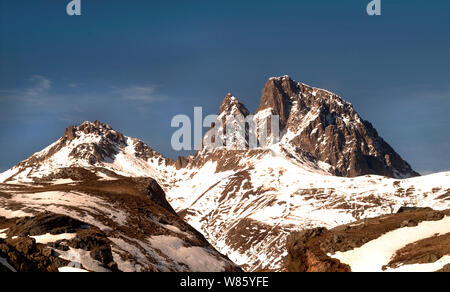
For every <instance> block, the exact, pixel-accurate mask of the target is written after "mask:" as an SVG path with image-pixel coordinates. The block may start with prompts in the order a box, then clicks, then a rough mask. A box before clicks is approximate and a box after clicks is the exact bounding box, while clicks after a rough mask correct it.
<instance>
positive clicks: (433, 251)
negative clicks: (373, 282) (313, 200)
mask: <svg viewBox="0 0 450 292" xmlns="http://www.w3.org/2000/svg"><path fill="white" fill-rule="evenodd" d="M449 215H450V210H448V211H434V210H432V209H429V208H401V210H400V212H398V213H396V214H391V215H385V216H380V217H377V218H372V219H364V220H360V221H357V222H354V223H351V224H347V225H342V226H338V227H336V228H334V229H331V230H328V229H325V228H315V229H310V230H305V231H302V232H294V233H292V234H291V235H290V236H289V237H288V239H287V243H286V247H287V251H288V256H287V258H286V264H285V265H286V270H287V271H290V272H350V271H351V267H350V266H349V265H347V264H345V263H341V262H340V261H339V260H338V259H336V258H333V255H334V254H336V253H337V252H347V251H351V250H355V249H357V248H360V247H362V246H363V245H365V244H367V243H369V242H372V241H373V240H376V239H378V238H380V237H381V236H382V235H385V234H387V233H389V232H392V231H395V230H398V229H401V228H412V227H416V226H418V225H419V224H420V223H422V222H438V221H440V220H443V219H444V218H445V217H448V216H449ZM428 228H431V227H428ZM410 232H414V230H413V229H411V231H410ZM420 236H421V234H417V237H418V238H420ZM386 244H389V243H386ZM374 252H376V251H374ZM446 255H450V233H448V234H443V235H441V236H432V237H429V238H423V239H421V240H418V241H416V242H411V243H405V245H404V246H403V248H401V249H399V250H396V251H395V253H394V255H393V256H392V258H391V260H390V261H388V262H386V263H385V265H384V266H383V267H380V269H381V268H382V269H383V270H387V269H396V268H399V267H401V266H405V265H414V264H427V263H435V262H437V261H438V260H440V259H441V258H443V257H444V256H446ZM442 269H443V270H445V267H443V268H442Z"/></svg>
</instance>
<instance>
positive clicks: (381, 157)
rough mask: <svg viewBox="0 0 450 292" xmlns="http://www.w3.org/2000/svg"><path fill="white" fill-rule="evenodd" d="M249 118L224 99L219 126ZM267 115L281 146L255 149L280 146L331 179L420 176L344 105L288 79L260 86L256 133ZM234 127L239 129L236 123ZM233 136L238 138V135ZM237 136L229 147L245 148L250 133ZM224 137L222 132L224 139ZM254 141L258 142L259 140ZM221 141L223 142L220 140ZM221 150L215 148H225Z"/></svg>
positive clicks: (235, 103) (232, 101)
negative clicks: (318, 164)
mask: <svg viewBox="0 0 450 292" xmlns="http://www.w3.org/2000/svg"><path fill="white" fill-rule="evenodd" d="M249 115H250V113H249V111H248V110H247V109H246V108H245V106H244V105H243V104H242V103H240V102H239V101H238V100H237V98H236V97H234V96H232V95H231V94H228V95H227V97H226V98H225V100H224V101H223V103H222V105H221V107H220V110H219V118H218V120H219V121H221V122H222V124H223V125H224V124H225V123H226V122H225V121H226V119H227V118H231V119H233V118H234V119H236V118H237V117H242V118H241V119H243V118H247V117H248V116H249ZM272 115H276V116H278V117H279V131H280V139H281V142H280V143H278V141H275V142H272V141H271V140H270V141H269V142H268V143H264V142H262V143H258V145H259V146H262V147H270V146H271V145H272V144H279V146H280V147H281V148H282V149H283V150H286V151H288V152H289V153H290V155H291V156H293V157H296V156H298V155H300V156H305V155H306V156H308V157H311V158H313V159H315V160H316V161H318V162H321V163H322V164H323V165H326V167H327V171H328V172H330V173H331V174H333V175H336V176H345V177H357V176H361V175H366V174H376V175H382V176H387V177H392V178H410V177H414V176H418V175H419V174H418V173H417V172H415V171H414V170H413V169H412V168H411V166H410V165H409V164H408V163H407V162H406V161H404V160H403V159H402V158H401V157H400V155H398V154H397V153H396V152H395V151H394V149H392V147H391V146H389V144H387V143H386V142H385V141H384V140H383V138H381V137H380V136H379V135H378V133H377V131H376V130H375V128H374V127H373V126H372V124H370V123H369V122H368V121H365V120H363V119H362V118H361V117H360V116H359V115H358V113H357V112H356V111H355V109H354V108H353V106H352V105H351V104H350V103H349V102H346V101H344V100H343V99H341V98H340V97H339V96H337V95H335V94H333V93H331V92H328V91H326V90H323V89H317V88H313V87H310V86H308V85H306V84H303V83H299V82H296V81H293V80H292V79H291V78H290V77H289V76H283V77H278V78H270V79H269V80H268V81H267V83H266V85H265V86H264V89H263V92H262V96H261V102H260V105H259V107H258V109H257V111H256V112H255V113H254V114H253V116H252V120H253V121H254V123H255V125H256V126H255V127H258V126H262V125H264V124H265V123H266V122H267V121H270V119H271V116H272ZM235 124H237V125H240V124H241V123H239V121H238V122H236V123H235ZM241 127H244V126H241ZM219 130H221V129H219ZM232 130H234V131H233V132H235V133H239V131H237V129H232ZM250 131H251V130H250ZM254 131H257V129H254ZM228 132H229V131H228ZM241 132H242V133H245V136H244V135H241V137H231V139H232V140H235V143H236V141H238V142H237V145H234V146H239V145H240V146H248V144H249V139H248V136H249V135H248V134H249V133H248V132H249V129H248V128H246V129H244V130H243V131H241ZM270 132H271V130H270V126H269V134H270ZM226 134H227V131H226V128H225V131H223V135H224V136H226ZM210 136H213V134H212V133H211V131H210V132H209V133H208V134H207V135H206V137H205V139H204V140H206V141H210V139H211V138H210ZM256 136H258V137H260V135H258V134H256ZM229 138H230V137H229ZM222 140H225V138H223V137H222ZM223 144H224V145H219V146H230V145H226V143H223ZM262 144H264V145H262ZM215 148H218V147H215ZM228 148H230V147H228ZM243 148H244V147H240V149H243Z"/></svg>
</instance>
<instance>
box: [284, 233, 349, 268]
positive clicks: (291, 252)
mask: <svg viewBox="0 0 450 292" xmlns="http://www.w3.org/2000/svg"><path fill="white" fill-rule="evenodd" d="M325 230H326V229H325V228H316V229H311V230H305V231H303V232H299V233H294V234H292V235H290V236H289V237H288V239H287V244H286V248H287V250H288V257H287V270H288V271H289V272H301V273H305V272H308V273H311V272H315V273H317V272H319V273H325V272H351V269H350V266H348V265H345V264H342V263H341V262H340V261H339V260H336V259H332V258H330V257H329V256H327V255H326V253H325V252H324V251H323V250H321V249H320V246H317V245H312V244H311V241H312V239H315V238H317V237H320V236H321V235H322V233H323V232H324V231H325Z"/></svg>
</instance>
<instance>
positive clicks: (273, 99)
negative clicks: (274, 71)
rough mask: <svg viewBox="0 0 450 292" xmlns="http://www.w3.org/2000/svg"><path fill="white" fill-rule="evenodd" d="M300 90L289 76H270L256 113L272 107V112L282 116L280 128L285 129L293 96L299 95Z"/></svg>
mask: <svg viewBox="0 0 450 292" xmlns="http://www.w3.org/2000/svg"><path fill="white" fill-rule="evenodd" d="M298 92H299V88H298V85H297V84H296V83H295V82H294V81H293V80H292V79H291V78H290V77H289V76H283V77H279V78H270V79H269V80H268V81H267V83H266V85H265V86H264V89H263V91H262V95H261V103H260V105H259V107H258V109H257V111H256V114H258V113H259V112H262V111H265V110H269V109H270V110H271V113H270V114H272V115H278V116H279V117H280V129H283V128H284V127H285V126H286V124H287V121H288V118H289V113H290V111H291V107H292V98H293V97H294V96H297V95H298ZM256 114H255V115H256Z"/></svg>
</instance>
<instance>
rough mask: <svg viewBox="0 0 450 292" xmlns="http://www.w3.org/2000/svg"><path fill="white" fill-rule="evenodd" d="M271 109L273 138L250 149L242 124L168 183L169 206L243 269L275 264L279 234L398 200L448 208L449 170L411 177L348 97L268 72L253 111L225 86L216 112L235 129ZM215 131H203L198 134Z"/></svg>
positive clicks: (367, 213)
mask: <svg viewBox="0 0 450 292" xmlns="http://www.w3.org/2000/svg"><path fill="white" fill-rule="evenodd" d="M271 115H278V116H279V117H280V118H279V129H280V134H281V139H280V141H279V142H271V141H270V140H269V143H267V144H266V145H261V143H259V146H262V147H258V148H251V147H248V145H249V140H248V137H249V136H250V135H251V134H252V133H251V129H250V128H249V127H247V128H245V131H237V132H238V135H236V134H234V133H232V134H231V138H232V139H230V141H232V142H237V143H232V144H226V143H223V144H221V145H220V144H219V145H218V146H217V145H215V147H204V148H203V150H202V151H199V152H197V153H196V155H195V156H194V157H190V158H189V159H188V160H187V161H186V164H185V167H184V168H183V169H181V170H180V171H178V172H177V179H176V180H175V183H174V185H173V186H172V187H170V188H169V189H168V190H167V196H168V200H169V202H170V203H171V205H172V206H173V207H174V209H175V210H176V211H177V212H178V213H179V214H180V215H182V216H183V218H184V219H185V220H186V221H187V222H189V223H190V224H192V225H193V226H194V227H195V228H196V229H197V230H200V231H201V232H202V233H203V234H204V235H205V236H206V238H207V239H208V241H209V242H211V243H212V244H213V246H215V247H216V248H217V249H218V250H220V251H221V252H222V253H224V254H227V255H228V256H229V257H230V258H231V259H232V260H233V261H234V262H235V263H237V264H239V265H240V266H241V267H243V268H244V269H245V270H248V271H255V270H275V271H279V270H280V269H282V266H283V262H284V259H285V257H286V255H287V252H286V249H285V241H286V237H287V235H288V234H290V233H291V232H293V231H296V230H299V229H300V230H301V229H308V228H314V227H327V228H332V227H335V226H338V225H342V224H347V223H350V222H353V221H357V220H361V219H363V218H370V217H374V216H379V215H382V214H390V213H394V212H396V211H397V210H398V209H399V208H401V207H402V206H422V207H433V208H435V209H438V210H442V209H448V208H450V205H449V201H448V195H449V193H450V183H449V179H448V178H449V175H450V174H449V173H441V174H435V175H430V176H424V177H418V173H417V172H415V171H414V170H412V168H411V167H410V166H409V164H408V163H407V162H405V161H404V160H402V159H401V157H400V156H399V155H398V154H397V153H396V152H395V151H394V150H393V149H392V148H391V147H390V146H389V145H388V144H387V143H386V142H385V141H384V140H383V139H382V138H381V137H380V136H379V135H378V133H377V131H376V130H375V129H374V128H373V127H372V126H371V124H370V123H369V122H367V121H364V120H363V119H362V118H361V117H360V116H359V115H358V114H357V113H356V111H355V110H354V108H353V106H352V105H351V104H350V103H348V102H346V101H344V100H343V99H341V98H340V97H338V96H337V95H335V94H333V93H330V92H328V91H325V90H322V89H317V88H313V87H310V86H308V85H305V84H302V83H298V82H295V81H293V80H292V79H291V78H289V77H288V76H284V77H279V78H270V79H269V80H268V82H267V83H266V85H265V87H264V90H263V93H262V97H261V104H260V106H259V108H258V109H257V111H256V112H255V114H254V115H252V116H250V114H249V111H248V110H247V109H246V108H245V106H244V105H243V104H242V103H241V102H239V100H238V99H237V98H236V97H235V96H233V95H231V94H229V95H227V96H226V97H225V99H224V101H223V103H222V106H221V108H220V110H219V118H218V120H219V121H221V120H222V121H223V120H225V119H227V118H230V119H231V120H232V119H233V118H234V117H238V118H237V119H235V121H236V122H235V125H236V124H237V125H239V126H238V127H236V126H235V127H234V129H235V130H236V129H241V130H242V129H243V126H242V125H240V120H242V117H244V118H246V119H250V120H253V121H255V123H257V122H258V121H267V120H268V119H269V120H270V119H271V117H270V116H271ZM223 124H225V123H224V122H222V126H223ZM219 130H220V128H219ZM232 130H233V129H232ZM224 132H225V133H227V134H229V131H228V129H226V128H225V131H224ZM218 133H219V134H220V131H219V132H218ZM243 133H244V134H243ZM215 135H217V131H215V130H210V131H208V133H207V134H206V135H205V137H204V140H206V141H211V140H215V139H214V138H215ZM257 136H258V135H257ZM236 137H237V139H236ZM258 137H259V136H258ZM222 140H225V139H223V138H222ZM242 146H244V147H242ZM186 194H190V195H189V196H186Z"/></svg>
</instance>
